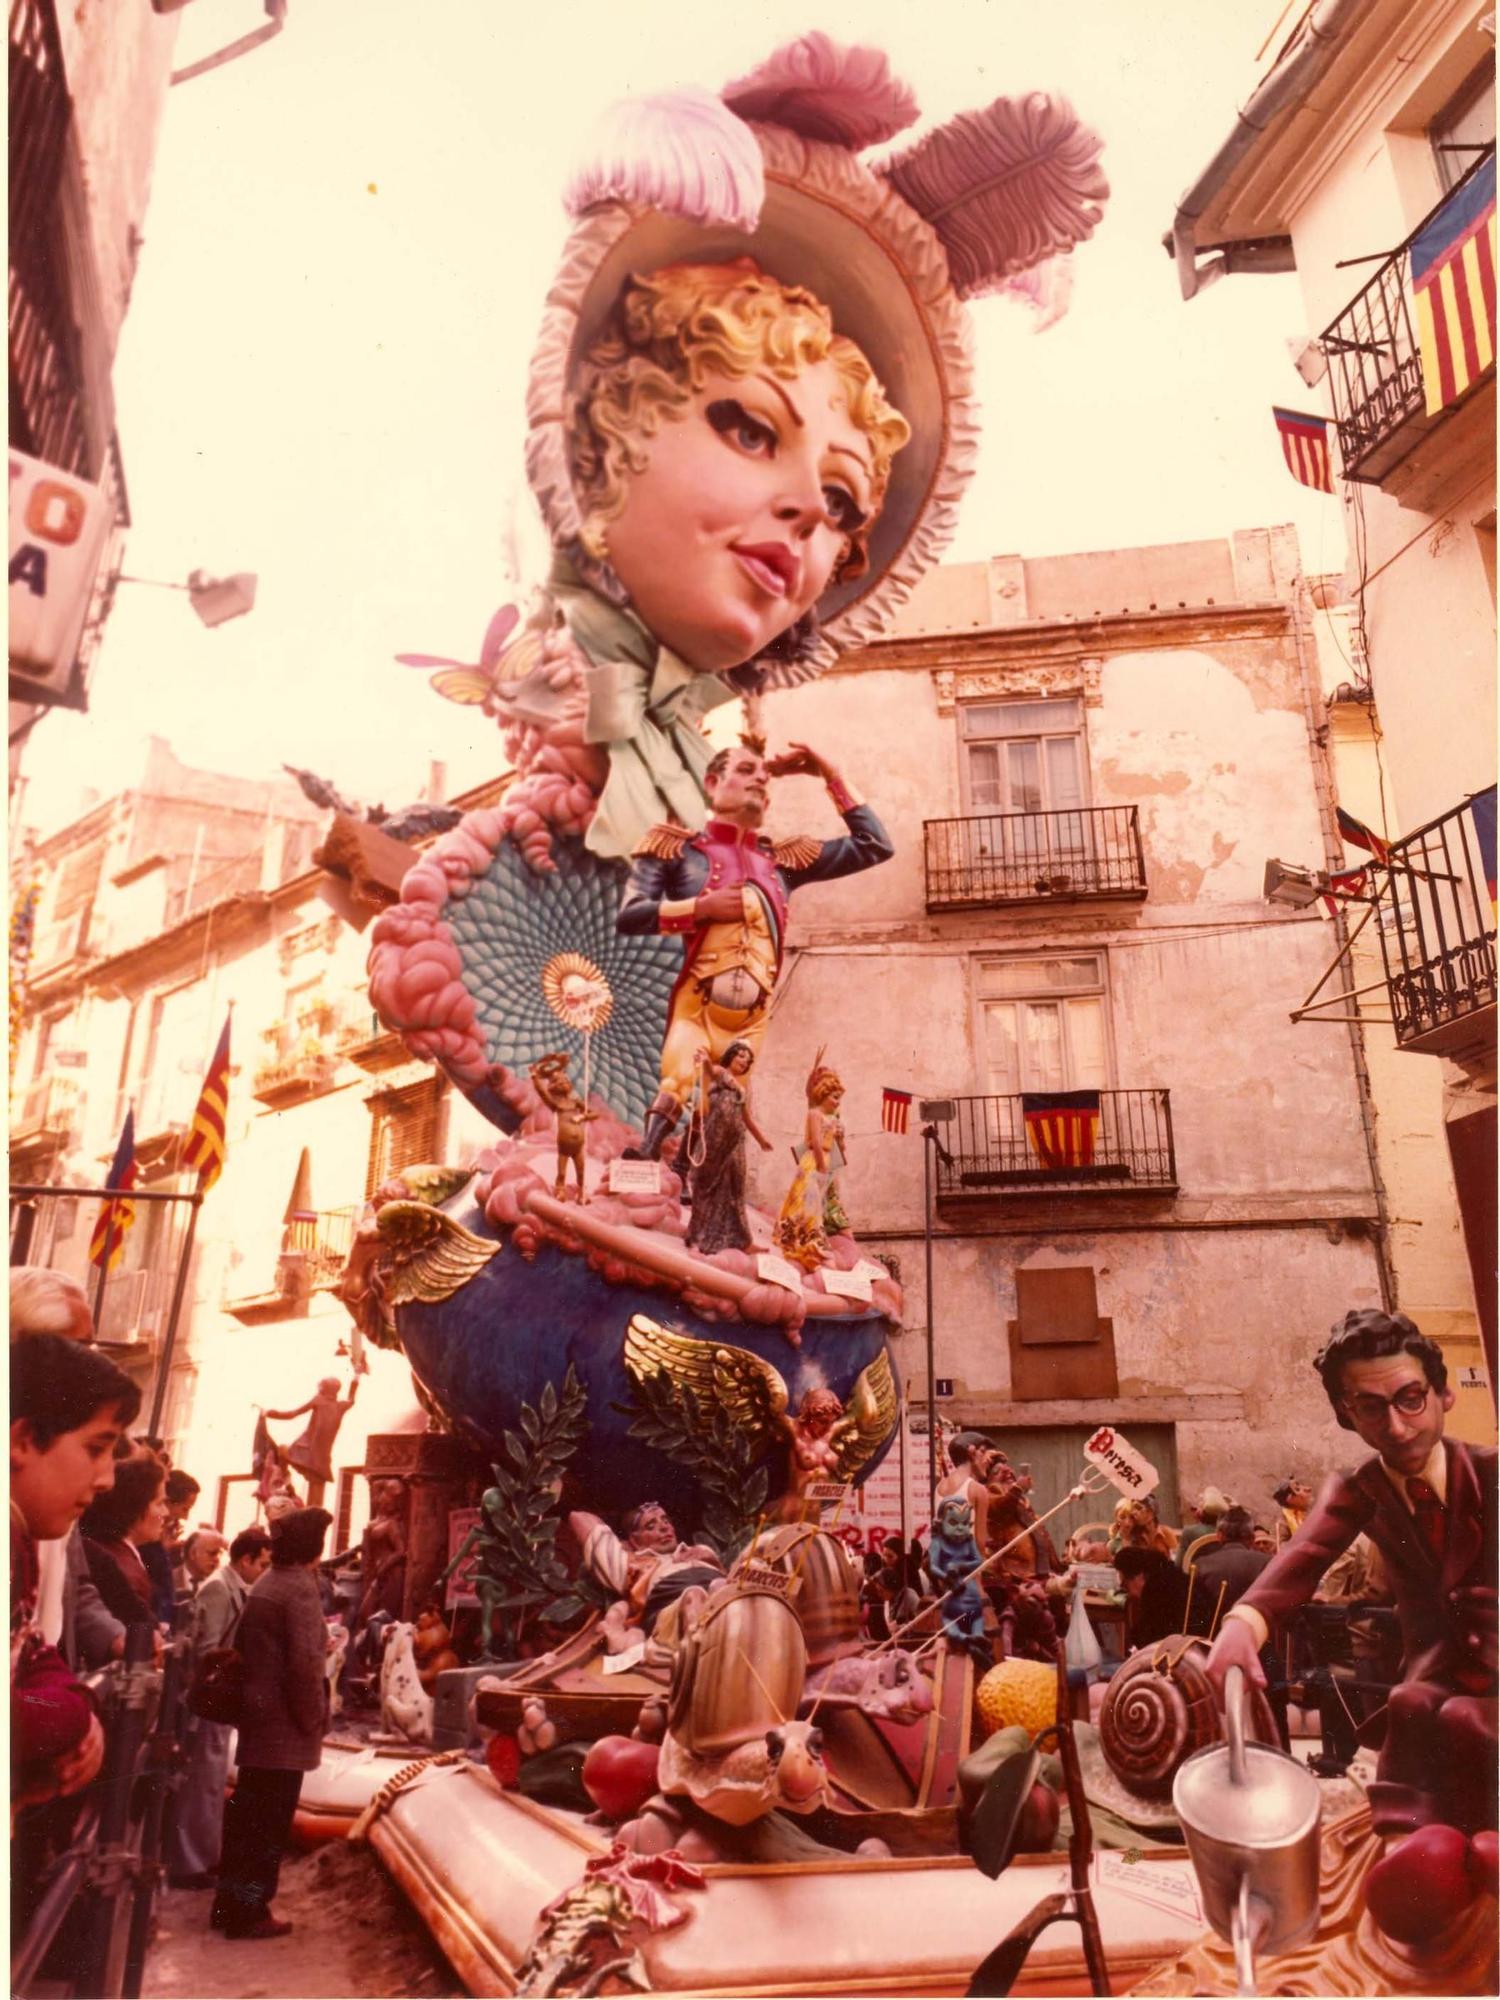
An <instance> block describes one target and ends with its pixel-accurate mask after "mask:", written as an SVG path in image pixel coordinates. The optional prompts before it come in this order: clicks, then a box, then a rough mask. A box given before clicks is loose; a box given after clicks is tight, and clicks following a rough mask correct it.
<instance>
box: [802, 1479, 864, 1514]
mask: <svg viewBox="0 0 1500 2000" xmlns="http://www.w3.org/2000/svg"><path fill="white" fill-rule="evenodd" d="M851 1490H852V1489H851V1488H850V1487H848V1486H847V1485H846V1484H845V1483H844V1481H843V1480H841V1479H812V1480H809V1481H808V1483H807V1485H806V1486H805V1487H804V1489H803V1491H804V1493H805V1495H806V1497H807V1498H808V1499H809V1500H814V1501H816V1502H817V1504H818V1505H819V1506H820V1507H843V1506H845V1505H846V1504H847V1502H848V1499H849V1495H850V1492H851Z"/></svg>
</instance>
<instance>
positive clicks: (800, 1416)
mask: <svg viewBox="0 0 1500 2000" xmlns="http://www.w3.org/2000/svg"><path fill="white" fill-rule="evenodd" d="M779 1421H780V1424H781V1428H782V1431H783V1433H784V1435H785V1437H786V1441H787V1445H788V1448H789V1454H790V1459H789V1466H788V1470H789V1474H790V1477H789V1480H788V1484H787V1491H786V1495H785V1498H784V1499H783V1500H782V1503H781V1518H782V1520H784V1521H807V1520H816V1519H817V1518H818V1514H819V1511H820V1510H819V1505H818V1502H817V1501H816V1500H814V1499H812V1498H811V1496H810V1494H809V1491H808V1489H809V1488H810V1487H812V1486H814V1485H816V1484H817V1483H818V1482H819V1481H820V1480H834V1481H837V1482H839V1483H842V1481H843V1478H844V1474H843V1469H842V1459H841V1455H840V1451H839V1446H840V1444H841V1443H842V1441H843V1439H844V1438H845V1437H847V1436H848V1434H849V1433H850V1432H851V1431H852V1430H854V1429H856V1428H857V1425H858V1419H857V1418H856V1417H854V1416H852V1415H850V1416H846V1415H845V1414H844V1406H843V1404H842V1403H841V1402H840V1401H839V1399H838V1397H837V1396H836V1395H835V1394H834V1393H833V1391H832V1389H809V1390H808V1392H807V1394H806V1395H805V1396H804V1397H803V1398H802V1404H801V1407H800V1409H799V1410H798V1411H797V1414H796V1416H795V1417H794V1416H791V1415H789V1414H788V1413H787V1412H786V1411H785V1410H783V1411H782V1412H781V1415H780V1419H779Z"/></svg>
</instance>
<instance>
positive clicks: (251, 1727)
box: [209, 1507, 333, 1938]
mask: <svg viewBox="0 0 1500 2000" xmlns="http://www.w3.org/2000/svg"><path fill="white" fill-rule="evenodd" d="M332 1519H333V1516H332V1515H331V1514H329V1513H327V1512H326V1511H325V1510H324V1509H323V1508H322V1507H299V1508H297V1509H295V1510H294V1511H293V1512H292V1513H290V1514H284V1515H283V1516H282V1517H281V1519H280V1520H278V1521H277V1522H276V1523H275V1524H274V1526H273V1527H272V1529H271V1567H270V1569H269V1570H267V1571H266V1572H265V1574H264V1575H263V1576H262V1577H261V1578H260V1579H259V1581H258V1582H257V1583H256V1584H255V1585H254V1586H253V1587H252V1589H251V1591H250V1594H249V1596H248V1597H247V1598H246V1599H245V1608H244V1611H243V1612H242V1613H241V1616H240V1622H239V1628H238V1631H237V1633H236V1641H235V1642H236V1644H237V1645H238V1647H239V1651H240V1656H241V1659H242V1660H243V1662H244V1697H243V1703H242V1708H241V1714H240V1719H239V1746H238V1749H237V1752H236V1763H237V1766H238V1772H237V1776H236V1779H235V1787H234V1795H233V1797H232V1798H231V1799H230V1801H229V1804H228V1806H227V1807H226V1808H225V1811H224V1845H223V1854H222V1857H221V1859H220V1863H219V1893H218V1895H217V1896H216V1897H215V1898H214V1906H213V1910H212V1912H211V1914H210V1917H209V1922H210V1923H211V1924H212V1925H213V1926H214V1928H215V1929H216V1930H222V1931H224V1932H225V1933H226V1934H227V1935H228V1936H230V1937H237V1938H276V1937H284V1936H285V1935H286V1933H287V1932H288V1931H289V1930H290V1929H291V1928H292V1927H291V1924H290V1923H288V1922H286V1921H285V1920H283V1919H282V1918H280V1917H278V1916H276V1915H275V1913H274V1912H273V1910H272V1909H271V1899H272V1897H273V1896H274V1895H275V1894H276V1885H277V1881H278V1880H279V1877H280V1873H281V1857H282V1854H283V1852H284V1851H285V1848H286V1845H287V1842H288V1840H289V1839H290V1837H291V1831H292V1821H293V1820H294V1819H295V1817H296V1814H297V1800H298V1798H299V1797H300V1796H301V1792H302V1779H303V1776H304V1774H305V1773H306V1772H308V1771H316V1770H317V1768H318V1765H319V1763H320V1762H321V1760H322V1756H323V1731H324V1729H325V1727H326V1726H327V1722H328V1683H327V1680H326V1678H325V1670H326V1667H327V1660H328V1627H327V1625H326V1623H325V1622H324V1618H323V1602H322V1598H321V1596H320V1595H319V1592H318V1579H317V1577H316V1575H315V1574H314V1572H315V1571H316V1569H317V1567H318V1563H319V1561H320V1559H321V1557H322V1554H323V1538H324V1536H325V1535H326V1534H327V1533H328V1528H329V1524H330V1523H331V1521H332Z"/></svg>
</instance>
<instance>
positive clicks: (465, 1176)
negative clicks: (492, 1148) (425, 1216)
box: [391, 1162, 474, 1208]
mask: <svg viewBox="0 0 1500 2000" xmlns="http://www.w3.org/2000/svg"><path fill="white" fill-rule="evenodd" d="M391 1178H392V1179H393V1180H402V1181H405V1183H406V1185H407V1188H408V1189H409V1191H410V1194H411V1198H412V1200H413V1201H420V1202H423V1203H425V1204H426V1206H427V1207H429V1208H436V1207H438V1206H439V1205H440V1204H441V1203H443V1202H445V1201H449V1200H451V1198H452V1197H453V1196H454V1195H456V1194H457V1193H458V1191H459V1189H460V1188H461V1187H467V1185H468V1184H469V1182H470V1181H471V1180H473V1178H474V1169H473V1168H472V1167H439V1166H434V1165H433V1164H432V1163H431V1162H424V1163H423V1164H422V1165H421V1166H416V1167H403V1168H402V1169H401V1171H400V1173H399V1174H393V1175H392V1176H391Z"/></svg>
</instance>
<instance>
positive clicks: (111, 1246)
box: [89, 1110, 135, 1271]
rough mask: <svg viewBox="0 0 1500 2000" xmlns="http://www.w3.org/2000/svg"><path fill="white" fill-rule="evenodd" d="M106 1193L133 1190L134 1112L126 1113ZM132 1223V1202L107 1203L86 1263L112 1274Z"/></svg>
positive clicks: (101, 1211) (90, 1242) (102, 1208)
mask: <svg viewBox="0 0 1500 2000" xmlns="http://www.w3.org/2000/svg"><path fill="white" fill-rule="evenodd" d="M104 1185H105V1187H106V1189H115V1188H118V1189H121V1190H123V1189H125V1188H133V1187H134V1186H135V1112H134V1110H130V1111H127V1112H126V1114H125V1123H124V1125H123V1126H122V1127H121V1130H120V1143H119V1145H118V1146H116V1147H115V1157H114V1161H113V1164H112V1165H111V1167H110V1170H109V1175H108V1177H107V1179H106V1180H105V1183H104ZM134 1223H135V1203H134V1202H133V1201H106V1202H105V1203H104V1204H103V1206H102V1207H101V1208H100V1210H99V1220H98V1221H97V1222H96V1223H95V1224H94V1233H93V1235H92V1236H91V1237H90V1239H89V1262H90V1263H91V1264H94V1265H97V1266H98V1268H99V1269H100V1270H102V1271H112V1270H113V1269H114V1268H115V1266H116V1265H117V1264H118V1263H119V1261H120V1259H121V1257H122V1256H123V1255H124V1252H125V1238H126V1236H127V1235H128V1234H129V1232H130V1230H131V1228H132V1227H133V1225H134Z"/></svg>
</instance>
